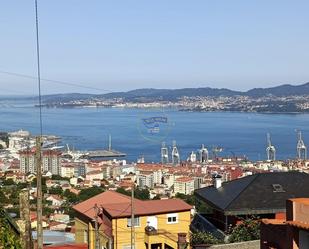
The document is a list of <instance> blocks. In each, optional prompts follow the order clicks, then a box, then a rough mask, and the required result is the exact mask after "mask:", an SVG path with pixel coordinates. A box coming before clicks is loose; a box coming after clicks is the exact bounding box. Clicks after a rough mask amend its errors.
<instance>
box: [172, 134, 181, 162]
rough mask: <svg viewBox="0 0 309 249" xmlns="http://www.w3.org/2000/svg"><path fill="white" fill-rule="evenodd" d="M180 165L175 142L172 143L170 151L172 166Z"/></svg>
mask: <svg viewBox="0 0 309 249" xmlns="http://www.w3.org/2000/svg"><path fill="white" fill-rule="evenodd" d="M179 163H180V156H179V152H178V149H177V145H176V141H175V140H174V141H173V149H172V164H174V165H176V164H179Z"/></svg>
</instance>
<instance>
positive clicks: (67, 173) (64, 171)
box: [61, 164, 75, 178]
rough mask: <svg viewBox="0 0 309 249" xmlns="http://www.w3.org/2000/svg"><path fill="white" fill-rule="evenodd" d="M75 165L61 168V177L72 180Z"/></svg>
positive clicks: (66, 165)
mask: <svg viewBox="0 0 309 249" xmlns="http://www.w3.org/2000/svg"><path fill="white" fill-rule="evenodd" d="M74 169H75V168H74V165H70V164H65V165H62V166H61V176H62V177H67V178H72V177H74V173H75V172H74Z"/></svg>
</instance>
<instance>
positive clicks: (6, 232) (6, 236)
mask: <svg viewBox="0 0 309 249" xmlns="http://www.w3.org/2000/svg"><path fill="white" fill-rule="evenodd" d="M0 247H3V248H5V249H22V246H21V243H20V240H19V238H18V237H17V236H16V235H15V234H14V232H13V231H12V230H11V229H10V226H9V224H8V223H7V221H6V220H5V219H3V218H2V219H0Z"/></svg>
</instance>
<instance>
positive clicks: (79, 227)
mask: <svg viewBox="0 0 309 249" xmlns="http://www.w3.org/2000/svg"><path fill="white" fill-rule="evenodd" d="M84 231H86V232H87V233H86V234H87V236H86V237H85V233H84ZM99 237H100V248H102V246H103V247H105V248H107V245H108V238H107V237H106V236H105V235H104V233H103V232H102V231H99ZM88 241H89V249H95V229H94V227H92V224H91V223H89V224H86V223H84V222H82V221H81V220H79V219H78V218H75V242H76V243H88Z"/></svg>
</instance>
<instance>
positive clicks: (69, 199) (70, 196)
mask: <svg viewBox="0 0 309 249" xmlns="http://www.w3.org/2000/svg"><path fill="white" fill-rule="evenodd" d="M63 196H64V197H65V198H66V200H67V202H68V203H70V204H74V203H76V202H77V201H78V197H77V195H76V194H74V193H72V192H71V191H70V190H68V189H66V190H65V191H64V193H63Z"/></svg>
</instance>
